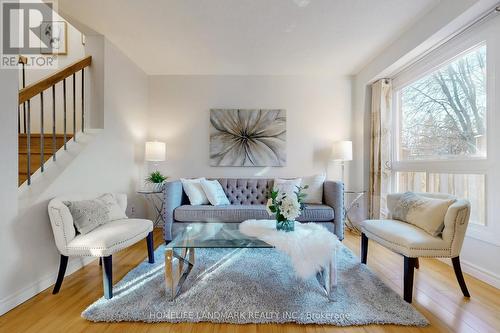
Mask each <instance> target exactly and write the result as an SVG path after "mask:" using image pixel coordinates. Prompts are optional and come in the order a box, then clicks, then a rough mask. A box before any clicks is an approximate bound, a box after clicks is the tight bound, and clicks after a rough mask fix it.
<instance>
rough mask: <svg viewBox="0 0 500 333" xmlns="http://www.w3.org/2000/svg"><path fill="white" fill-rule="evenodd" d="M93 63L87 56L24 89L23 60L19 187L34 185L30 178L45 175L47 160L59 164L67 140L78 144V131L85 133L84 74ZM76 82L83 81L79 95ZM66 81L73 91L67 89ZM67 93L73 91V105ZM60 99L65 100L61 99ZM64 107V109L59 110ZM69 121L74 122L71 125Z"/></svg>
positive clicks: (20, 93)
mask: <svg viewBox="0 0 500 333" xmlns="http://www.w3.org/2000/svg"><path fill="white" fill-rule="evenodd" d="M91 62H92V57H90V56H88V57H85V58H83V59H81V60H79V61H76V62H74V63H73V64H71V65H69V66H66V67H64V68H62V69H61V70H59V71H57V72H56V73H54V74H52V75H49V76H47V77H46V78H43V79H41V80H39V81H37V82H35V83H32V84H30V85H28V86H26V87H25V82H26V80H25V69H24V65H25V64H26V58H25V57H22V56H21V57H20V59H19V63H20V64H22V71H23V72H22V78H23V79H22V84H23V87H22V88H21V89H20V90H19V107H18V154H19V165H18V174H19V186H21V185H22V184H24V183H26V184H27V185H31V177H32V176H33V174H34V173H35V172H36V171H37V170H40V171H41V172H42V173H43V172H44V170H45V162H46V161H48V160H49V159H50V158H52V159H53V160H54V161H56V159H57V154H56V152H57V151H58V150H59V149H61V148H63V147H64V150H66V148H67V146H66V142H67V141H68V140H70V139H72V140H74V141H77V139H78V135H77V133H78V132H79V131H81V133H83V132H85V116H86V115H85V75H84V74H85V68H86V67H89V66H90V64H91ZM77 73H78V75H77ZM77 80H81V85H80V87H81V91H79V94H77V91H76V90H77V89H76V82H77ZM67 81H68V82H69V83H70V84H71V85H72V89H71V87H70V88H69V89H68V87H67V83H68V82H67ZM58 83H62V84H58ZM68 85H69V84H68ZM58 89H62V91H61V90H58ZM68 90H70V94H71V92H72V98H71V101H72V103H71V105H68V103H67V95H68ZM58 92H59V94H58ZM70 96H71V95H70ZM58 97H60V98H61V99H62V100H58ZM35 98H36V100H35V102H33V101H34V99H35ZM77 100H78V107H77ZM61 102H62V103H61ZM61 104H62V108H61V109H59V108H57V106H60V105H61ZM35 105H36V106H35ZM35 109H36V110H35ZM77 119H78V122H79V124H78V125H79V128H77ZM35 120H36V121H35ZM68 120H70V121H71V123H70V124H68ZM56 127H57V128H59V127H62V133H57V132H56ZM47 128H50V130H49V131H47V132H49V133H47V132H45V131H46V130H47ZM59 130H60V129H59Z"/></svg>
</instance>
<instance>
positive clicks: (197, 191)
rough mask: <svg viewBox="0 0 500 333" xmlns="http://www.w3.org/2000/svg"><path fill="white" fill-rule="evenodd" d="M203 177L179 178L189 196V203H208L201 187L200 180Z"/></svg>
mask: <svg viewBox="0 0 500 333" xmlns="http://www.w3.org/2000/svg"><path fill="white" fill-rule="evenodd" d="M202 180H205V178H196V179H184V178H181V182H182V188H183V189H184V192H185V193H186V195H187V196H188V198H189V203H190V204H191V205H193V206H195V205H208V198H207V196H206V195H205V191H203V187H201V181H202Z"/></svg>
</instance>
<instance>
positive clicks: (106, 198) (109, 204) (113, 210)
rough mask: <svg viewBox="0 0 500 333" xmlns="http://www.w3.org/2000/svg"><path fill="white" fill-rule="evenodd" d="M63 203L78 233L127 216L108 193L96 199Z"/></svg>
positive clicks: (84, 232)
mask: <svg viewBox="0 0 500 333" xmlns="http://www.w3.org/2000/svg"><path fill="white" fill-rule="evenodd" d="M63 203H64V204H65V205H66V206H67V207H68V209H69V211H70V213H71V216H72V217H73V224H74V225H75V228H76V230H77V231H78V232H79V233H80V234H86V233H88V232H90V231H92V230H94V229H95V228H97V227H98V226H100V225H102V224H104V223H106V222H109V221H114V220H118V219H122V218H127V216H126V215H125V213H124V212H123V211H122V210H121V208H120V206H119V205H118V203H117V201H116V199H115V197H114V196H113V195H112V194H110V193H108V194H104V195H102V196H100V197H98V198H96V199H91V200H80V201H63Z"/></svg>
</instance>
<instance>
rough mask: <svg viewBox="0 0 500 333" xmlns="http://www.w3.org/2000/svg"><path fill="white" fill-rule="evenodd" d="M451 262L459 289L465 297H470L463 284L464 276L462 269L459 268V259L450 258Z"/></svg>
mask: <svg viewBox="0 0 500 333" xmlns="http://www.w3.org/2000/svg"><path fill="white" fill-rule="evenodd" d="M451 262H452V263H453V269H454V270H455V275H456V276H457V281H458V284H459V285H460V289H462V293H463V294H464V296H465V297H470V294H469V290H468V289H467V285H466V284H465V279H464V275H463V274H462V268H461V267H460V258H459V257H455V258H451Z"/></svg>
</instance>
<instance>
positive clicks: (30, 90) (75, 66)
mask: <svg viewBox="0 0 500 333" xmlns="http://www.w3.org/2000/svg"><path fill="white" fill-rule="evenodd" d="M91 63H92V56H88V57H85V58H83V59H81V60H78V61H76V62H74V63H72V64H70V65H68V66H66V67H64V68H63V69H61V70H60V71H58V72H56V73H54V74H52V75H50V76H48V77H46V78H44V79H41V80H39V81H37V82H34V83H32V84H30V85H28V86H27V87H26V88H23V89H21V90H19V104H23V103H24V102H26V101H28V100H29V99H31V98H33V97H34V96H36V95H38V94H40V93H41V92H42V91H44V90H46V89H48V88H50V87H52V86H53V85H55V84H56V83H58V82H60V81H62V80H64V79H65V78H67V77H69V76H71V75H73V74H74V73H76V72H78V71H80V70H82V69H83V68H85V67H87V66H90V64H91Z"/></svg>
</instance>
